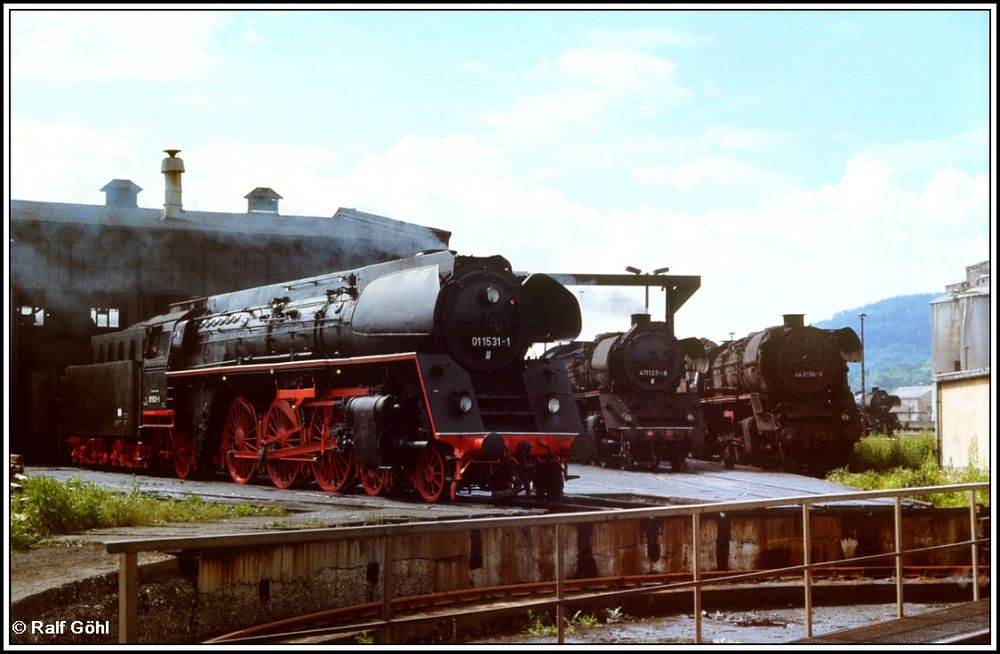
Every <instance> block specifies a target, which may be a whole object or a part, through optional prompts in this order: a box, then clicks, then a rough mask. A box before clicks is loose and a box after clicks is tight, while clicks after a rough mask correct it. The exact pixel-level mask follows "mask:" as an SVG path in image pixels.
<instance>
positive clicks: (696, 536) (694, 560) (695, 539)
mask: <svg viewBox="0 0 1000 654" xmlns="http://www.w3.org/2000/svg"><path fill="white" fill-rule="evenodd" d="M691 541H692V542H691V578H692V579H693V580H694V588H693V593H694V642H695V644H698V643H700V642H701V548H700V547H699V543H700V542H701V514H700V513H692V514H691Z"/></svg>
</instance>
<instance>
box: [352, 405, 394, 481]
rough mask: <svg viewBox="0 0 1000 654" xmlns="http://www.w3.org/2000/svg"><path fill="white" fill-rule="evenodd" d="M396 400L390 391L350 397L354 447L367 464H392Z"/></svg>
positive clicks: (377, 465)
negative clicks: (388, 392)
mask: <svg viewBox="0 0 1000 654" xmlns="http://www.w3.org/2000/svg"><path fill="white" fill-rule="evenodd" d="M396 408H397V405H396V402H395V400H393V399H392V398H391V397H389V396H387V395H375V396H372V397H358V398H354V399H352V400H350V406H349V411H350V416H351V423H350V424H351V430H352V434H353V436H354V451H355V452H357V454H358V456H359V457H361V460H362V461H364V462H365V464H366V465H369V466H372V467H379V466H383V465H390V464H391V463H392V460H391V458H390V456H389V454H390V453H389V446H390V443H391V440H392V436H393V432H394V429H393V425H394V422H395V420H394V419H393V418H394V417H395V415H394V414H395V409H396Z"/></svg>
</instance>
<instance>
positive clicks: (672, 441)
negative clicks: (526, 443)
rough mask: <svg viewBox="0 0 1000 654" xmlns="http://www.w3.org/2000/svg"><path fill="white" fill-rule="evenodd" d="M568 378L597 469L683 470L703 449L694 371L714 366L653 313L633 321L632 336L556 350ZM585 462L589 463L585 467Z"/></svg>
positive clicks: (694, 342) (553, 357) (553, 354)
mask: <svg viewBox="0 0 1000 654" xmlns="http://www.w3.org/2000/svg"><path fill="white" fill-rule="evenodd" d="M545 358H547V359H549V360H550V361H561V362H562V363H563V365H565V366H566V369H567V371H568V373H569V378H570V381H571V383H572V385H573V392H574V394H575V396H576V400H577V404H578V407H579V410H580V415H581V416H582V418H583V420H584V427H585V428H586V432H587V435H588V436H589V437H590V439H589V440H588V442H592V443H593V445H594V455H595V457H596V462H597V463H599V464H601V465H602V466H606V467H607V466H615V467H619V468H621V469H623V470H628V469H632V468H633V467H636V466H641V467H646V468H650V469H653V470H655V469H657V468H658V467H659V464H660V461H669V462H670V467H671V469H673V470H683V469H684V466H685V459H686V457H687V455H688V454H689V452H690V451H691V450H692V448H694V449H696V450H701V449H702V443H703V440H704V435H705V426H704V421H703V419H702V413H701V407H700V404H699V401H698V392H697V388H696V387H695V386H694V385H693V384H691V383H690V382H691V377H692V374H693V373H694V372H695V371H698V370H700V371H704V370H705V369H706V368H707V365H708V359H707V357H706V354H705V348H704V346H703V345H702V343H701V342H700V341H699V340H698V339H695V338H687V339H683V340H678V339H677V338H675V337H674V335H673V334H672V333H671V330H670V329H669V327H668V325H667V324H666V323H663V322H652V321H651V320H650V317H649V315H648V314H635V315H633V316H632V326H631V328H630V329H629V330H628V331H627V332H618V333H610V334H602V335H600V336H598V337H597V339H596V340H594V341H585V342H573V343H568V344H565V345H560V346H557V347H555V348H552V349H550V350H549V351H548V352H546V354H545ZM584 462H587V461H584Z"/></svg>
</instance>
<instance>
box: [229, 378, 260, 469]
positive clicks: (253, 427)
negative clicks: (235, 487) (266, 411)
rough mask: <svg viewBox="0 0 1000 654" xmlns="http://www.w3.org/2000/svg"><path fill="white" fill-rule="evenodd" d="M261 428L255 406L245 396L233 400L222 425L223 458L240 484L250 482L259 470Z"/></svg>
mask: <svg viewBox="0 0 1000 654" xmlns="http://www.w3.org/2000/svg"><path fill="white" fill-rule="evenodd" d="M257 428H258V423H257V411H256V410H254V408H253V405H252V404H250V402H248V401H247V400H246V399H244V398H242V397H238V398H236V399H235V400H233V403H232V404H231V405H229V412H228V413H227V414H226V422H225V424H224V425H223V427H222V458H223V460H224V462H225V464H226V469H227V470H228V471H229V476H230V477H232V479H233V481H235V482H236V483H237V484H245V483H247V482H248V481H250V480H251V479H253V477H254V474H255V473H256V472H257V451H258V448H259V445H258V434H257Z"/></svg>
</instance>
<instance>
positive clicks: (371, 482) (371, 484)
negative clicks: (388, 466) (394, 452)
mask: <svg viewBox="0 0 1000 654" xmlns="http://www.w3.org/2000/svg"><path fill="white" fill-rule="evenodd" d="M391 477H392V471H391V470H379V469H378V468H373V467H371V466H368V465H363V466H362V468H361V487H362V488H364V489H365V492H366V493H368V494H369V495H371V496H372V497H375V496H376V495H381V494H382V493H384V492H385V491H386V490H388V488H389V482H390V481H391Z"/></svg>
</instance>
